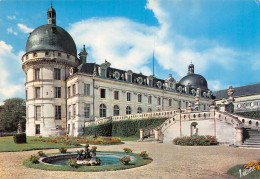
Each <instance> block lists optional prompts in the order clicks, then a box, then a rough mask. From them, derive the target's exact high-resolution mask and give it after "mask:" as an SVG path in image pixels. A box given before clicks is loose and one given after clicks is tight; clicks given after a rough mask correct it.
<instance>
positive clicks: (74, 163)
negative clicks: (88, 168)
mask: <svg viewBox="0 0 260 179" xmlns="http://www.w3.org/2000/svg"><path fill="white" fill-rule="evenodd" d="M66 163H67V165H69V166H70V167H72V168H77V167H78V164H77V160H76V159H74V158H71V159H69V160H67V161H66Z"/></svg>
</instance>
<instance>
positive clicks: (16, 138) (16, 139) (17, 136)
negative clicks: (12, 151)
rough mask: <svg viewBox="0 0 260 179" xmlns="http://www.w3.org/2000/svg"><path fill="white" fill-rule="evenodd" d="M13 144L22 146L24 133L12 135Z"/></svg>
mask: <svg viewBox="0 0 260 179" xmlns="http://www.w3.org/2000/svg"><path fill="white" fill-rule="evenodd" d="M14 143H17V144H22V143H26V134H25V133H19V134H18V133H14Z"/></svg>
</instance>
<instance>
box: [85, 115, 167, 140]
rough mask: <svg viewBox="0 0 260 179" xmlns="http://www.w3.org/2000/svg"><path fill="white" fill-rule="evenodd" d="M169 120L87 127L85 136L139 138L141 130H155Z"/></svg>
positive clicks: (135, 121) (118, 122)
mask: <svg viewBox="0 0 260 179" xmlns="http://www.w3.org/2000/svg"><path fill="white" fill-rule="evenodd" d="M167 119H168V118H148V119H137V120H130V119H129V120H122V121H113V122H107V123H103V124H99V125H92V126H87V127H85V129H84V135H96V136H118V137H129V136H138V135H139V131H140V128H153V127H157V126H159V125H161V124H162V123H163V122H164V121H166V120H167Z"/></svg>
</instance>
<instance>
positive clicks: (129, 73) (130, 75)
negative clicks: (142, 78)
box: [125, 70, 133, 83]
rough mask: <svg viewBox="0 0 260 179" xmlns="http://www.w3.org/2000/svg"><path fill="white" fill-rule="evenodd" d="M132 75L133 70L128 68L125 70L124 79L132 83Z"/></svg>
mask: <svg viewBox="0 0 260 179" xmlns="http://www.w3.org/2000/svg"><path fill="white" fill-rule="evenodd" d="M132 75H133V72H132V71H131V70H128V71H127V72H126V75H125V77H126V81H127V82H130V83H132Z"/></svg>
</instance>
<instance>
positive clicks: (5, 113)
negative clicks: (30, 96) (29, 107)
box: [0, 98, 26, 132]
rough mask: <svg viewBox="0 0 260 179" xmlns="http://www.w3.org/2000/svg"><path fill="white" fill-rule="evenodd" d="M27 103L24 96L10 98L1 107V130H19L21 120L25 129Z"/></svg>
mask: <svg viewBox="0 0 260 179" xmlns="http://www.w3.org/2000/svg"><path fill="white" fill-rule="evenodd" d="M25 116H26V105H25V100H24V99H22V98H10V99H7V100H5V101H4V105H2V106H1V107H0V131H6V132H13V131H16V130H17V125H18V123H19V121H20V122H21V124H22V128H23V129H25V123H26V119H25Z"/></svg>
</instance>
